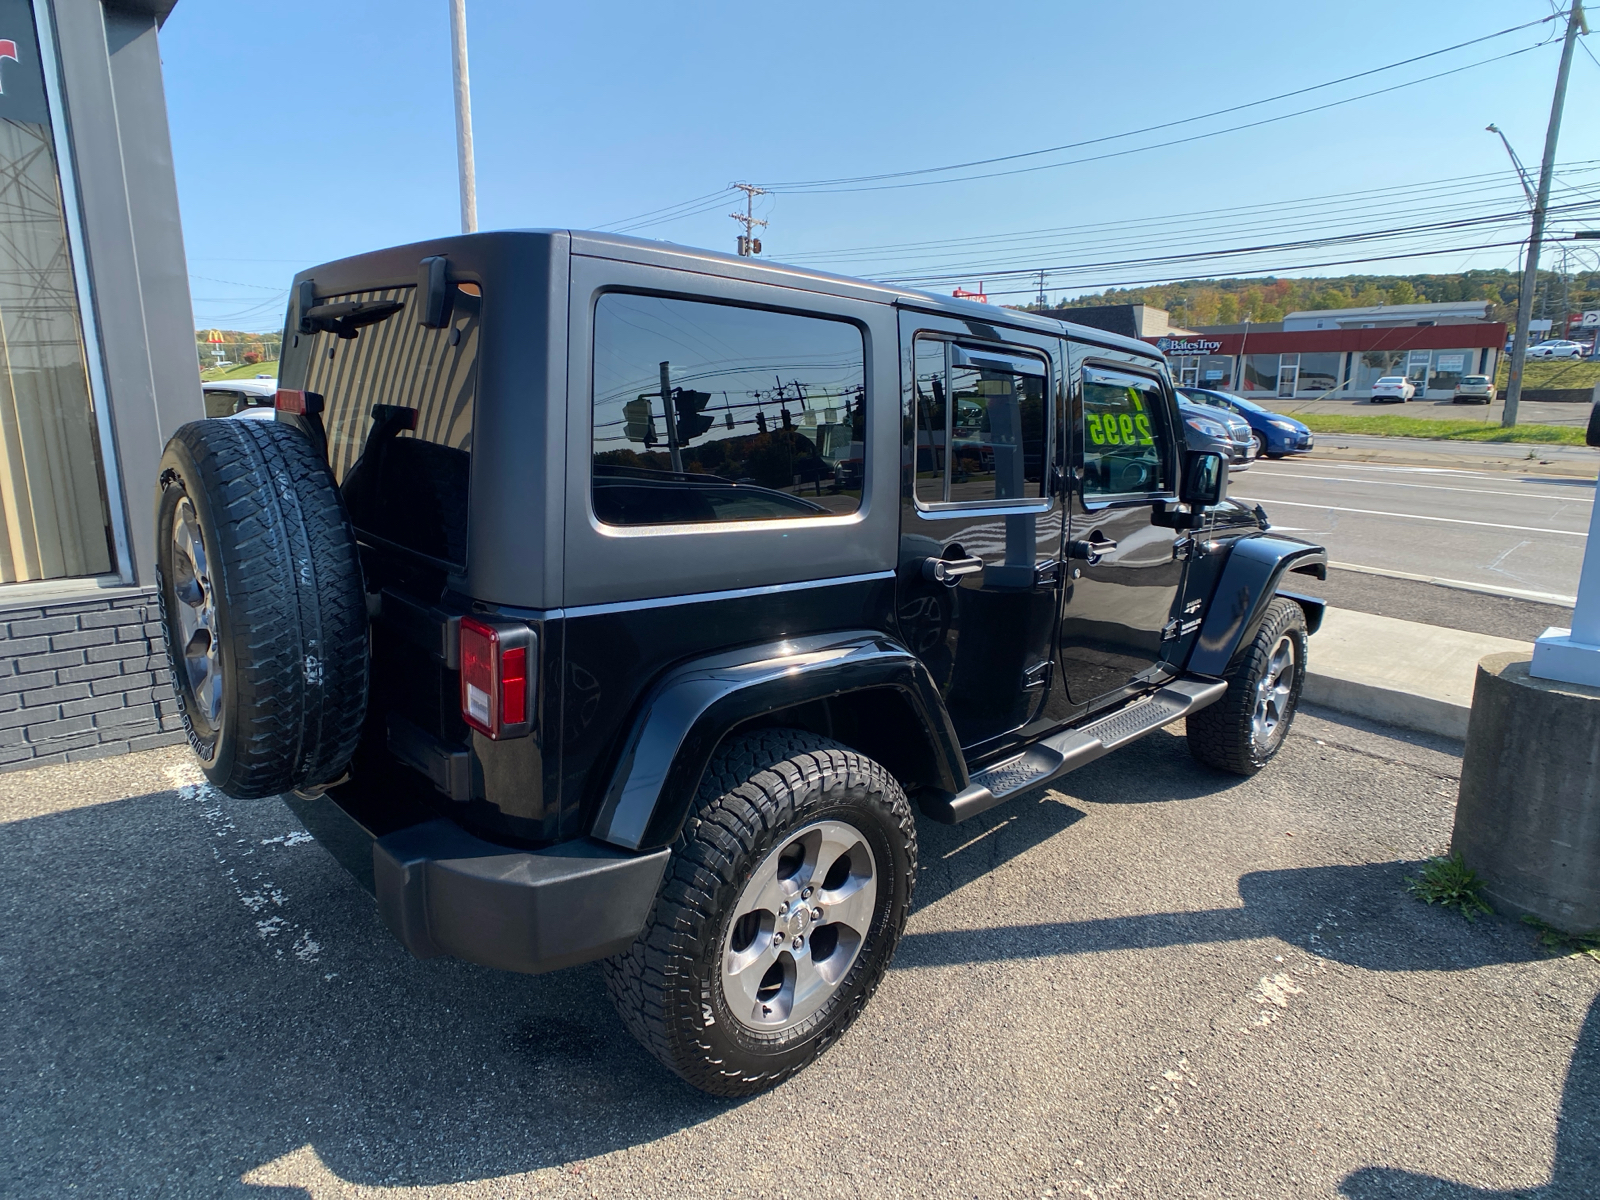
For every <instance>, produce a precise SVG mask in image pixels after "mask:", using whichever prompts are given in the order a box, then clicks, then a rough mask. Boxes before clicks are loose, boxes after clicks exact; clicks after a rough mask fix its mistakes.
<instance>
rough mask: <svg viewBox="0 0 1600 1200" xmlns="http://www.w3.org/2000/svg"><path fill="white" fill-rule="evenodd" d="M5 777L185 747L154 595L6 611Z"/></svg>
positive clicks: (1, 667)
mask: <svg viewBox="0 0 1600 1200" xmlns="http://www.w3.org/2000/svg"><path fill="white" fill-rule="evenodd" d="M0 630H3V632H4V637H3V638H0V771H14V770H17V769H18V768H21V767H33V766H40V765H42V764H44V763H56V762H73V761H76V760H78V759H84V758H100V757H103V756H105V755H108V754H124V753H126V752H128V751H129V750H146V749H149V748H150V747H152V746H166V745H171V744H172V743H174V742H181V741H183V726H182V724H181V723H180V721H179V719H178V714H177V701H176V700H175V699H174V698H173V695H172V683H171V678H170V676H169V674H168V671H167V658H166V652H165V651H164V650H163V649H162V644H161V625H160V615H159V613H158V611H157V608H156V596H155V592H154V590H151V591H147V592H143V593H141V594H138V595H133V596H121V597H118V598H117V599H115V600H81V601H75V602H72V603H65V604H46V605H41V606H40V607H38V608H29V609H19V610H14V611H8V612H5V613H0Z"/></svg>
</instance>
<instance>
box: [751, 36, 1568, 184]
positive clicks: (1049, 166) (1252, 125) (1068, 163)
mask: <svg viewBox="0 0 1600 1200" xmlns="http://www.w3.org/2000/svg"><path fill="white" fill-rule="evenodd" d="M1549 44H1550V43H1549V42H1548V41H1544V42H1536V43H1535V44H1534V45H1532V46H1524V47H1523V48H1522V49H1520V50H1511V51H1508V52H1507V53H1505V54H1497V55H1495V56H1494V57H1492V58H1485V59H1482V60H1480V61H1478V62H1474V63H1467V64H1466V65H1465V66H1461V67H1455V68H1452V69H1451V70H1448V71H1440V72H1438V73H1437V74H1434V75H1424V76H1422V77H1421V78H1419V79H1408V80H1406V81H1405V82H1404V83H1397V84H1394V85H1393V86H1391V87H1386V88H1376V89H1374V90H1373V91H1370V92H1361V93H1359V94H1357V95H1354V96H1346V97H1345V98H1344V99H1342V100H1330V101H1329V102H1328V103H1326V104H1317V105H1313V106H1312V107H1310V108H1301V109H1296V110H1295V111H1294V112H1289V113H1281V114H1279V115H1278V116H1275V117H1263V118H1262V119H1261V120H1259V121H1246V122H1244V123H1243V124H1240V125H1229V126H1226V127H1225V128H1222V129H1214V130H1211V131H1210V132H1208V133H1196V134H1192V135H1191V136H1189V137H1181V138H1173V139H1171V140H1170V141H1165V142H1152V143H1151V144H1150V145H1147V146H1134V147H1132V148H1130V149H1127V150H1113V151H1110V152H1108V153H1105V154H1092V155H1088V156H1086V157H1083V158H1070V159H1067V160H1065V161H1063V162H1054V163H1041V164H1039V165H1037V166H1032V167H1016V168H1013V169H1012V170H1009V171H987V172H984V173H982V174H978V175H958V176H956V177H954V178H952V179H923V180H913V181H911V182H908V183H883V184H875V185H872V186H868V187H817V188H792V187H788V188H785V187H777V186H774V187H773V188H772V190H773V191H774V192H778V193H780V194H788V195H815V194H818V193H841V192H883V191H898V190H900V189H902V188H914V187H933V186H936V185H938V184H945V183H967V182H971V181H973V180H978V179H1000V178H1004V177H1007V176H1011V175H1027V174H1031V173H1033V172H1035V171H1053V170H1056V169H1058V168H1060V167H1075V166H1081V165H1083V164H1084V163H1093V162H1105V161H1106V160H1107V159H1112V158H1125V157H1127V156H1128V155H1130V154H1143V153H1144V152H1145V151H1147V150H1165V149H1170V148H1171V147H1173V146H1185V145H1190V144H1192V143H1194V142H1201V141H1205V140H1206V139H1207V138H1214V137H1221V136H1222V135H1223V134H1226V133H1239V132H1241V131H1242V130H1246V129H1259V128H1260V127H1262V126H1263V125H1273V124H1276V123H1277V122H1279V121H1287V120H1290V119H1292V118H1294V117H1303V116H1307V115H1309V114H1310V113H1318V112H1325V111H1326V110H1328V109H1330V108H1338V107H1340V106H1341V105H1345V104H1353V103H1354V102H1355V101H1357V100H1367V99H1371V98H1372V97H1373V96H1383V95H1387V94H1388V93H1389V92H1398V91H1400V90H1402V89H1404V88H1409V87H1416V86H1417V85H1418V84H1421V83H1429V82H1431V81H1433V80H1435V79H1444V78H1447V77H1448V76H1451V75H1459V74H1461V73H1462V72H1463V71H1475V70H1477V69H1478V68H1479V67H1485V66H1488V65H1489V64H1490V63H1496V62H1501V61H1503V60H1504V59H1508V58H1515V57H1517V56H1518V55H1520V54H1527V53H1528V52H1529V51H1532V50H1538V49H1540V48H1542V47H1544V46H1547V45H1549Z"/></svg>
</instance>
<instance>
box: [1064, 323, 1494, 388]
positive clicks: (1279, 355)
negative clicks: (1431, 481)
mask: <svg viewBox="0 0 1600 1200" xmlns="http://www.w3.org/2000/svg"><path fill="white" fill-rule="evenodd" d="M1070 311H1071V310H1068V312H1070ZM1488 312H1489V305H1488V303H1487V302H1484V301H1474V302H1470V303H1454V304H1393V305H1378V306H1376V307H1372V308H1336V309H1326V310H1320V311H1314V312H1298V313H1290V314H1289V315H1288V316H1287V317H1285V318H1284V319H1283V320H1282V321H1274V322H1270V323H1269V322H1261V323H1256V324H1241V325H1218V326H1210V327H1205V328H1201V329H1195V330H1170V331H1168V332H1167V333H1166V334H1155V333H1144V334H1142V335H1141V336H1143V337H1144V339H1145V340H1146V341H1149V342H1152V343H1154V345H1155V346H1156V347H1157V348H1158V349H1160V350H1161V351H1162V352H1163V353H1164V354H1165V355H1166V356H1167V361H1168V362H1169V363H1170V364H1171V366H1172V373H1173V375H1174V376H1175V377H1176V378H1177V379H1178V381H1179V382H1180V383H1181V384H1182V385H1184V386H1188V387H1205V388H1216V389H1218V390H1220V391H1228V392H1234V393H1236V394H1238V395H1241V396H1246V397H1252V398H1255V399H1263V398H1265V397H1273V398H1276V399H1283V400H1290V399H1293V400H1317V399H1324V398H1326V399H1336V398H1339V397H1350V398H1354V399H1359V398H1362V397H1367V396H1370V395H1371V394H1372V385H1373V384H1374V383H1375V382H1377V380H1378V379H1380V378H1382V377H1383V376H1385V375H1404V376H1406V377H1407V378H1408V379H1410V380H1411V381H1412V382H1413V383H1415V384H1416V387H1417V397H1418V399H1437V400H1444V399H1449V398H1450V397H1451V396H1453V395H1454V394H1455V387H1456V384H1458V383H1459V382H1461V377H1462V376H1463V375H1490V376H1492V375H1493V374H1494V372H1495V368H1496V366H1497V365H1498V363H1499V358H1500V354H1501V353H1502V351H1503V350H1504V348H1505V340H1506V326H1505V323H1504V322H1502V321H1491V320H1489V318H1488ZM1069 319H1070V317H1069Z"/></svg>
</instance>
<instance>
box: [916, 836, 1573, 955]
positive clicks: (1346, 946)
mask: <svg viewBox="0 0 1600 1200" xmlns="http://www.w3.org/2000/svg"><path fill="white" fill-rule="evenodd" d="M1420 866H1421V864H1420V863H1415V862H1388V863H1363V864H1360V865H1355V866H1325V867H1292V868H1288V869H1285V870H1281V871H1252V872H1250V873H1249V874H1248V875H1245V876H1244V877H1243V878H1241V879H1240V880H1239V896H1240V899H1241V900H1243V902H1244V903H1243V904H1242V905H1241V906H1240V907H1237V908H1214V909H1205V910H1201V911H1198V912H1165V913H1141V914H1139V915H1137V916H1126V917H1099V918H1094V919H1091V920H1086V921H1059V922H1047V923H1042V924H1038V925H1014V926H1008V927H989V928H985V929H982V930H951V931H942V932H929V933H910V934H907V935H906V937H905V938H904V940H903V941H902V942H901V944H900V950H899V952H898V954H897V955H896V958H895V965H896V966H897V967H931V966H949V965H952V964H956V963H975V962H996V961H1001V960H1006V959H1019V958H1047V957H1054V956H1056V955H1063V954H1093V953H1105V952H1110V951H1117V950H1150V949H1155V948H1158V947H1162V946H1181V945H1200V944H1204V943H1210V942H1239V941H1249V940H1252V939H1255V938H1277V939H1278V940H1279V941H1283V942H1288V943H1289V944H1291V945H1295V946H1300V947H1303V948H1304V949H1306V950H1308V951H1309V952H1311V953H1313V954H1315V955H1317V956H1319V957H1321V958H1329V959H1333V960H1334V961H1336V962H1342V963H1346V964H1348V965H1351V966H1357V967H1362V968H1365V969H1366V970H1369V971H1465V970H1470V969H1472V968H1474V967H1483V966H1489V965H1492V964H1498V963H1510V962H1528V961H1533V960H1535V959H1537V958H1539V957H1541V956H1540V954H1539V952H1538V950H1537V948H1536V947H1535V945H1534V942H1533V939H1532V938H1531V937H1529V936H1528V931H1527V929H1526V928H1525V927H1523V926H1520V925H1516V924H1514V923H1512V922H1510V921H1504V920H1498V919H1494V918H1490V919H1485V920H1481V921H1478V922H1476V923H1474V924H1471V925H1469V924H1468V923H1466V922H1465V921H1463V920H1462V919H1461V918H1460V917H1459V916H1457V915H1455V914H1454V913H1450V912H1446V911H1444V910H1442V909H1437V908H1430V907H1428V906H1426V905H1424V904H1421V903H1419V902H1418V901H1417V900H1415V899H1413V898H1412V897H1411V896H1409V895H1408V894H1407V893H1406V890H1405V881H1406V878H1407V876H1409V875H1413V874H1415V873H1416V871H1417V870H1418V868H1419V867H1420Z"/></svg>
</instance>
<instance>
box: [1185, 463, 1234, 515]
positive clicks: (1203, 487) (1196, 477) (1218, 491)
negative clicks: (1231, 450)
mask: <svg viewBox="0 0 1600 1200" xmlns="http://www.w3.org/2000/svg"><path fill="white" fill-rule="evenodd" d="M1227 494H1228V460H1227V459H1225V458H1224V457H1222V455H1220V454H1218V453H1217V452H1216V451H1214V450H1190V451H1189V452H1188V453H1187V454H1185V455H1184V456H1183V487H1182V488H1181V489H1180V490H1179V492H1178V498H1179V499H1180V500H1182V501H1183V502H1184V503H1185V504H1188V505H1190V506H1191V507H1193V508H1194V509H1195V510H1196V511H1198V510H1199V509H1202V508H1210V507H1211V506H1212V505H1214V504H1221V503H1222V499H1223V497H1224V496H1226V495H1227Z"/></svg>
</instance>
